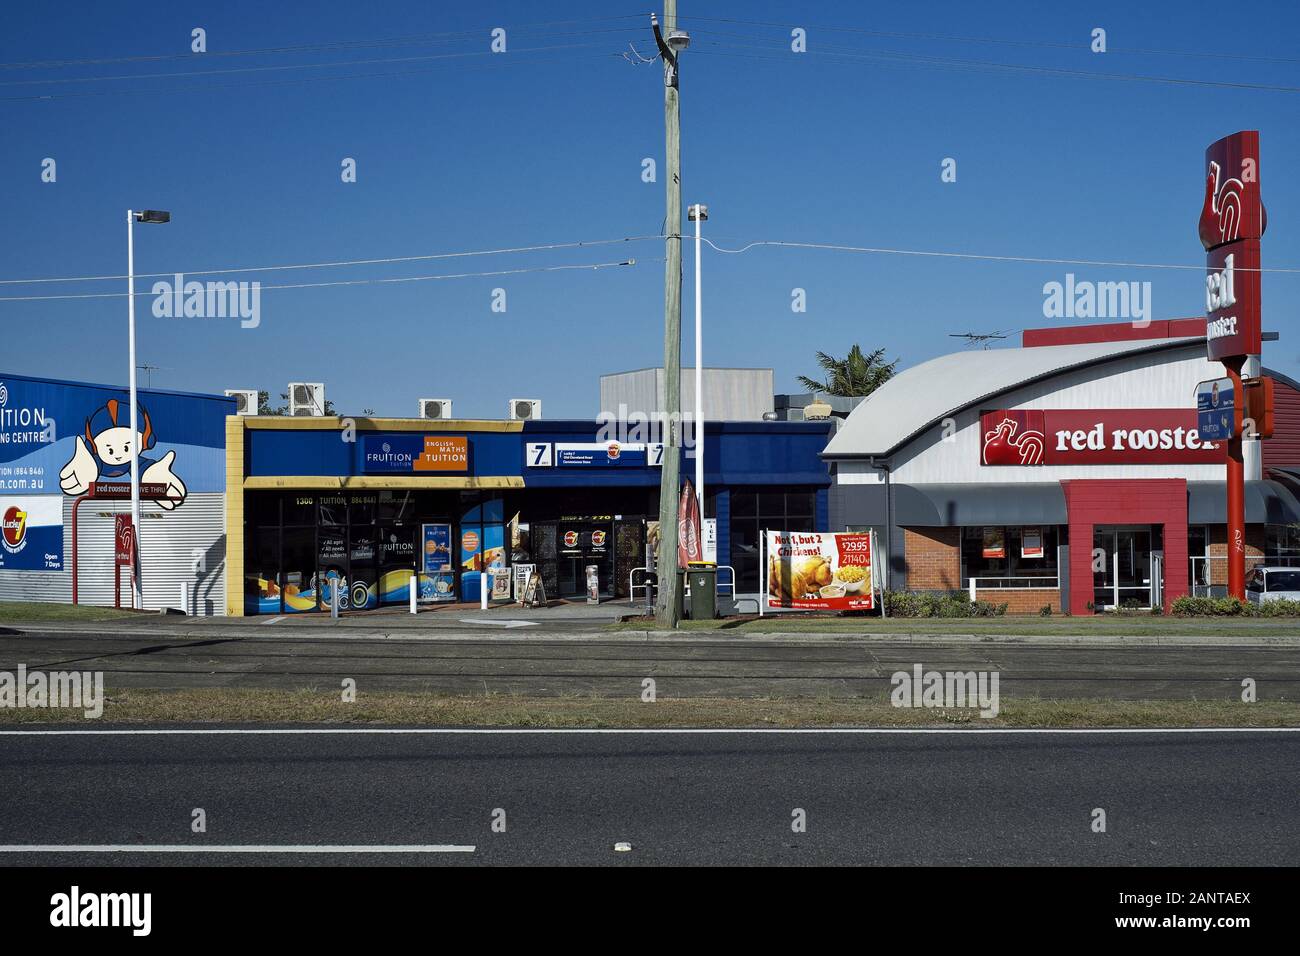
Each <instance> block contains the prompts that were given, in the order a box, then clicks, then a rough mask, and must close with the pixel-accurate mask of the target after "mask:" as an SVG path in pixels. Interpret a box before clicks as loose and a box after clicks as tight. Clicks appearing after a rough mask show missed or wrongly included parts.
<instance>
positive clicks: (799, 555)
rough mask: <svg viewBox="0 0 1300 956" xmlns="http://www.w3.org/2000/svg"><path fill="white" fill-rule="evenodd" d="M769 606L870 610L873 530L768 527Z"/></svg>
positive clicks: (872, 602) (872, 596) (820, 609)
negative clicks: (840, 530)
mask: <svg viewBox="0 0 1300 956" xmlns="http://www.w3.org/2000/svg"><path fill="white" fill-rule="evenodd" d="M766 535H767V606H768V607H771V608H799V609H803V610H818V611H869V610H871V609H872V608H873V607H874V606H875V601H874V598H875V591H874V588H873V587H872V580H871V534H870V533H869V532H861V533H854V532H849V533H838V534H837V533H832V532H816V531H790V532H785V531H768V532H766Z"/></svg>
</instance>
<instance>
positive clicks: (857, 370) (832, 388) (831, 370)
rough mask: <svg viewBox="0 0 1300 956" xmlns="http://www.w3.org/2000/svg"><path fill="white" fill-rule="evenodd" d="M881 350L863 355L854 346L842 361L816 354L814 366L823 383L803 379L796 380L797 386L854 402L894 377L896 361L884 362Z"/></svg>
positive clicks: (860, 350) (805, 377)
mask: <svg viewBox="0 0 1300 956" xmlns="http://www.w3.org/2000/svg"><path fill="white" fill-rule="evenodd" d="M884 354H885V350H884V349H876V350H875V351H874V352H872V353H871V354H870V355H863V354H862V348H861V346H859V345H854V346H853V348H851V349H849V354H848V355H846V356H845V357H844V358H842V359H837V358H836V357H835V356H833V355H827V354H826V353H825V352H818V353H817V364H818V365H820V366H821V367H822V371H823V372H825V373H826V380H825V381H824V382H819V381H817V380H816V379H813V378H809V377H808V376H806V375H800V376H799V384H800V385H802V386H803V387H804V388H806V389H809V390H810V391H813V392H821V393H823V394H825V395H839V396H843V397H848V398H856V397H858V396H861V395H870V394H871V393H872V392H874V391H875V390H876V389H878V388H880V386H882V385H884V384H885V383H886V382H887V381H889V379H890V378H891V377H892V376H893V374H894V367H895V366H896V365H898V359H894V361H892V362H885V361H884V358H883V357H884Z"/></svg>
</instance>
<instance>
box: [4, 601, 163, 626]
mask: <svg viewBox="0 0 1300 956" xmlns="http://www.w3.org/2000/svg"><path fill="white" fill-rule="evenodd" d="M128 597H129V595H128ZM142 617H143V618H148V619H150V620H152V619H154V618H157V617H158V614H157V612H156V611H155V612H145V611H124V610H120V609H118V608H115V607H92V606H91V605H89V604H42V603H39V602H37V601H0V624H8V623H11V622H12V623H14V624H19V623H28V622H31V621H121V620H125V619H128V618H133V619H136V620H139V619H140V618H142Z"/></svg>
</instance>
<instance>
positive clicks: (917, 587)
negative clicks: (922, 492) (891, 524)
mask: <svg viewBox="0 0 1300 956" xmlns="http://www.w3.org/2000/svg"><path fill="white" fill-rule="evenodd" d="M903 548H904V554H905V556H906V561H907V589H908V590H909V591H956V590H961V588H962V580H961V528H904V529H903Z"/></svg>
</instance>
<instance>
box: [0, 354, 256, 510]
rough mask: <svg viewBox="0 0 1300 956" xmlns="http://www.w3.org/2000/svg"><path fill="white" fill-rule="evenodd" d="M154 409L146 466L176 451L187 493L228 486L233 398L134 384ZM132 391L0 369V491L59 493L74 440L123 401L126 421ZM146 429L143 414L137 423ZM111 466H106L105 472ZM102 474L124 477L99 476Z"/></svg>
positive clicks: (144, 404)
mask: <svg viewBox="0 0 1300 956" xmlns="http://www.w3.org/2000/svg"><path fill="white" fill-rule="evenodd" d="M136 394H137V398H138V401H139V404H140V407H142V408H143V409H145V410H146V411H147V412H148V413H149V422H150V427H151V429H152V437H153V439H154V442H155V444H154V446H153V447H152V448H147V449H141V451H140V457H141V468H142V469H143V468H146V467H148V465H149V463H150V462H153V461H157V460H158V459H160V458H162V457H163V456H164V455H166V454H167V453H168V452H172V451H174V452H175V453H176V459H175V462H174V464H173V467H172V470H173V471H174V472H175V474H176V475H177V476H178V477H179V478H180V479H181V481H183V482H184V483H185V487H186V489H187V491H189V493H190V494H194V493H196V492H198V493H202V492H224V491H225V490H226V466H225V447H226V426H225V420H226V416H227V415H233V414H234V412H235V400H234V399H233V398H226V397H225V396H220V395H200V394H196V393H192V392H172V391H163V390H160V389H145V388H142V389H137V393H136ZM129 397H130V396H129V393H128V392H127V390H126V389H125V388H116V387H114V386H112V385H92V384H88V383H85V382H65V381H60V380H58V379H46V378H32V377H30V376H27V375H13V374H9V373H5V372H0V489H2V490H9V491H11V492H15V493H19V492H21V493H25V494H37V495H40V494H47V495H50V494H52V495H57V494H60V493H61V492H60V488H59V472H60V471H62V470H63V467H64V466H65V465H66V464H68V462H70V461H71V460H72V457H73V453H74V452H75V451H76V448H77V439H78V438H80V439H81V440H82V441H83V443H84V442H85V434H86V427H87V422H88V420H89V421H90V423H91V424H92V427H94V428H98V427H99V426H100V425H101V424H102V423H104V422H106V421H107V420H108V415H107V412H106V411H105V412H104V413H103V414H101V415H100V416H99V417H98V418H97V417H96V412H99V411H100V410H101V409H105V407H106V406H107V404H108V403H109V402H110V401H111V400H116V401H117V402H118V405H117V410H118V418H119V422H120V424H121V426H122V427H127V426H128V425H129V423H130V411H129V405H128V404H127V402H128V400H129ZM138 425H139V428H140V429H141V431H143V430H144V418H143V416H141V417H140V419H139V422H138ZM107 470H109V468H108V466H105V471H107ZM101 477H102V478H103V480H114V481H126V480H129V479H127V478H123V477H117V476H112V477H110V476H108V475H107V474H105V475H102V476H101Z"/></svg>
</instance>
